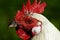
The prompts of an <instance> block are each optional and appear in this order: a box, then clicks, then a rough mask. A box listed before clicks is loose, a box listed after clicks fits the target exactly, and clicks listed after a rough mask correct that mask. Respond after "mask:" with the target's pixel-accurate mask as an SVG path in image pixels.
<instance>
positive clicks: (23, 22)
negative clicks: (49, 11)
mask: <svg viewBox="0 0 60 40" xmlns="http://www.w3.org/2000/svg"><path fill="white" fill-rule="evenodd" d="M45 7H46V3H45V2H43V3H41V2H38V3H37V0H34V3H33V4H31V3H30V0H28V2H27V3H26V6H25V5H22V10H18V12H17V14H16V16H15V18H14V21H13V23H12V24H11V25H10V26H9V27H15V28H16V33H17V35H18V36H19V37H20V38H22V39H26V38H27V37H28V38H31V37H32V36H33V35H35V34H38V33H39V32H40V29H41V28H42V27H41V25H42V22H41V21H39V20H38V19H35V18H33V17H32V16H33V14H34V13H37V14H41V13H43V12H44V8H45ZM22 34H24V35H25V36H24V35H22ZM24 37H25V38H24Z"/></svg>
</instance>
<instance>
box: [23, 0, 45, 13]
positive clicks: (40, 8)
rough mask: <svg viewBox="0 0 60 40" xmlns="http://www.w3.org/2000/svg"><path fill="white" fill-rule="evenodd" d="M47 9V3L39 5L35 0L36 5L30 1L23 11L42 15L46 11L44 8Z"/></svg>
mask: <svg viewBox="0 0 60 40" xmlns="http://www.w3.org/2000/svg"><path fill="white" fill-rule="evenodd" d="M45 7H46V3H45V2H43V3H42V4H40V2H38V3H37V0H34V3H33V4H32V5H31V4H30V0H28V2H27V3H26V6H24V5H23V6H22V11H23V12H26V11H28V12H33V13H34V12H36V13H42V12H43V11H44V8H45Z"/></svg>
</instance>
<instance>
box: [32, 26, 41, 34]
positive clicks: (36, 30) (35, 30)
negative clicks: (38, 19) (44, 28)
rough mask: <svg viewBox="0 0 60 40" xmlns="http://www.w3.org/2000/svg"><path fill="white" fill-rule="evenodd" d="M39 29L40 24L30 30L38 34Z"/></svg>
mask: <svg viewBox="0 0 60 40" xmlns="http://www.w3.org/2000/svg"><path fill="white" fill-rule="evenodd" d="M40 31H41V27H40V26H37V27H34V28H32V32H33V33H35V34H39V33H40Z"/></svg>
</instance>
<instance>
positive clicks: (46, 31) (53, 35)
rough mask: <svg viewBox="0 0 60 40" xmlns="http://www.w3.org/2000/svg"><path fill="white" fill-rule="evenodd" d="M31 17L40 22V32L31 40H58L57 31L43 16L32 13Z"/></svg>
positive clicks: (59, 39)
mask: <svg viewBox="0 0 60 40" xmlns="http://www.w3.org/2000/svg"><path fill="white" fill-rule="evenodd" d="M32 17H33V18H35V19H37V20H39V21H42V31H41V32H40V33H39V34H38V35H35V36H34V37H33V38H32V39H31V40H60V32H59V30H58V29H57V28H56V27H55V26H54V25H53V24H52V23H51V22H50V21H49V20H48V19H47V18H46V17H45V16H43V15H42V14H38V13H33V15H32Z"/></svg>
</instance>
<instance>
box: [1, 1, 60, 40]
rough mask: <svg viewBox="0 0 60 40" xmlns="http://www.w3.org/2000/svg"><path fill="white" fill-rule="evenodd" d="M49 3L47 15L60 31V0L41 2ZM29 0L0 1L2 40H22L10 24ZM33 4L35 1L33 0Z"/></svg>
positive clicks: (45, 13) (46, 9) (46, 10)
mask: <svg viewBox="0 0 60 40" xmlns="http://www.w3.org/2000/svg"><path fill="white" fill-rule="evenodd" d="M41 1H42V2H43V1H45V2H46V3H47V7H46V8H45V11H44V13H43V15H45V16H46V17H47V18H48V19H49V20H50V21H51V22H52V23H53V24H54V25H55V26H56V27H57V28H58V29H59V30H60V0H41ZM26 2H27V0H0V40H20V39H19V38H18V37H17V35H16V33H15V29H14V28H9V27H8V24H9V22H10V21H12V20H13V18H14V16H15V14H16V12H17V11H18V10H20V9H21V7H22V3H24V4H25V3H26ZM31 3H33V0H31Z"/></svg>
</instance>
